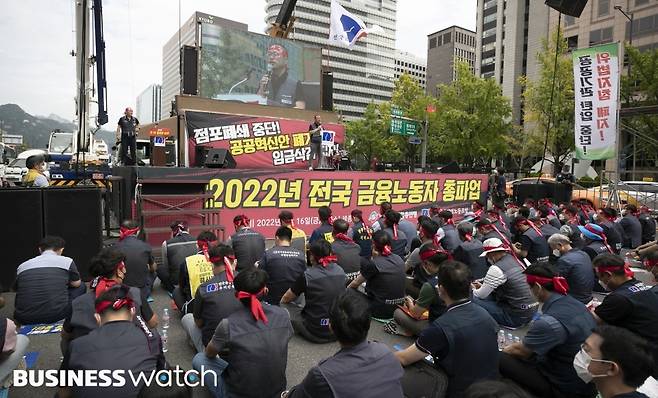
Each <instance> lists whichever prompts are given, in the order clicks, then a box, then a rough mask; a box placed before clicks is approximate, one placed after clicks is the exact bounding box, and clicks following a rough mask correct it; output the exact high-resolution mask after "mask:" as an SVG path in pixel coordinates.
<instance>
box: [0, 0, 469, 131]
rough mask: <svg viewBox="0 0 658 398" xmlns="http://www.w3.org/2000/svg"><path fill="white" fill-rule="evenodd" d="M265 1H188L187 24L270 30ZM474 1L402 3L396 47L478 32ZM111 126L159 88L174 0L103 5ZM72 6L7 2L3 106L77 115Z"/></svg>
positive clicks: (119, 0) (36, 0) (64, 0)
mask: <svg viewBox="0 0 658 398" xmlns="http://www.w3.org/2000/svg"><path fill="white" fill-rule="evenodd" d="M264 6H265V1H264V0H239V1H231V0H183V1H182V19H183V21H184V20H186V19H187V18H188V17H189V16H190V15H191V14H192V13H193V12H194V11H202V12H206V13H208V14H213V15H217V16H220V17H224V18H227V19H232V20H236V21H240V22H244V23H247V24H248V25H249V30H251V31H254V32H259V33H262V32H263V30H264V29H265V22H264V17H265V9H264ZM475 8H476V0H398V12H397V47H398V48H399V49H401V50H404V51H408V52H411V53H413V54H416V55H419V56H422V57H423V58H425V57H426V51H427V50H426V40H427V35H428V34H429V33H432V32H435V31H438V30H441V29H443V28H446V27H449V26H452V25H460V26H463V27H465V28H469V29H473V30H474V28H475ZM103 14H104V22H105V23H104V28H105V42H106V46H107V51H106V61H107V80H108V83H107V85H108V102H109V114H110V123H109V124H108V125H107V126H106V127H109V128H111V129H113V128H114V126H115V124H116V120H117V119H118V117H119V116H121V114H122V112H123V109H124V108H125V107H126V106H133V107H134V104H135V97H136V96H137V95H139V93H140V92H141V91H142V90H144V89H145V88H146V87H147V86H148V85H149V84H151V83H161V81H162V46H163V45H164V43H165V41H166V40H167V39H169V38H170V37H171V36H172V35H173V34H174V33H175V32H176V30H177V27H178V1H177V0H105V1H104V2H103ZM73 16H74V9H73V0H47V1H44V0H20V1H6V2H3V10H2V13H0V37H2V41H0V104H5V103H16V104H18V105H20V106H21V107H22V108H23V109H25V110H26V111H27V112H28V113H31V114H36V115H49V114H51V113H54V114H57V115H59V116H62V117H64V118H66V119H73V118H74V114H75V106H74V99H73V98H74V95H75V62H74V58H73V57H72V56H71V55H69V52H70V51H71V50H72V49H73V48H74V47H75V40H74V36H73V32H72V30H73Z"/></svg>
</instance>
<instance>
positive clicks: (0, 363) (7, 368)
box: [0, 317, 30, 384]
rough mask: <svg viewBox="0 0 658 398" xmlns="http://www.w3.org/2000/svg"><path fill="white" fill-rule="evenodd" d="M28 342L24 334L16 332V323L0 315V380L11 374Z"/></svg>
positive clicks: (2, 380) (3, 380) (3, 381)
mask: <svg viewBox="0 0 658 398" xmlns="http://www.w3.org/2000/svg"><path fill="white" fill-rule="evenodd" d="M29 344H30V339H29V338H28V337H27V336H26V335H24V334H17V333H16V324H15V323H14V321H12V320H11V319H9V318H5V317H0V382H2V383H3V384H4V383H5V382H6V381H8V380H9V377H10V376H13V372H14V370H15V369H17V368H18V366H19V365H20V363H21V361H22V360H23V356H24V355H25V352H26V351H27V348H28V346H29Z"/></svg>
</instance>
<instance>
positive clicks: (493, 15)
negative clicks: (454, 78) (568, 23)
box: [475, 0, 549, 125]
mask: <svg viewBox="0 0 658 398" xmlns="http://www.w3.org/2000/svg"><path fill="white" fill-rule="evenodd" d="M548 10H549V8H548V7H547V6H546V5H545V4H544V2H543V1H530V0H478V2H477V21H476V32H477V35H476V51H475V55H476V61H475V73H476V74H477V75H479V76H482V77H486V78H493V79H495V80H496V81H497V82H498V83H499V84H500V85H501V87H502V90H503V95H504V96H506V97H508V98H509V99H510V101H511V103H512V122H513V123H515V124H518V125H523V123H524V120H523V109H522V87H521V84H520V83H519V77H520V76H528V78H529V79H531V80H535V79H536V78H537V77H538V72H539V70H538V65H537V61H536V54H537V53H538V52H539V51H540V50H541V41H542V39H543V38H546V37H548V31H549V24H548V22H549V21H548Z"/></svg>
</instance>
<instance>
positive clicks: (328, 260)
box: [316, 255, 338, 268]
mask: <svg viewBox="0 0 658 398" xmlns="http://www.w3.org/2000/svg"><path fill="white" fill-rule="evenodd" d="M316 261H317V262H318V264H320V265H321V266H323V267H325V268H326V267H327V265H329V264H331V263H335V262H336V261H338V257H336V256H334V255H331V256H324V257H320V258H318V259H316Z"/></svg>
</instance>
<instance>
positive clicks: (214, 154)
mask: <svg viewBox="0 0 658 398" xmlns="http://www.w3.org/2000/svg"><path fill="white" fill-rule="evenodd" d="M203 164H204V166H206V167H208V168H215V169H234V168H235V159H233V155H231V153H230V152H229V151H228V149H224V148H210V150H209V151H208V154H207V155H206V159H205V160H204V162H203Z"/></svg>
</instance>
